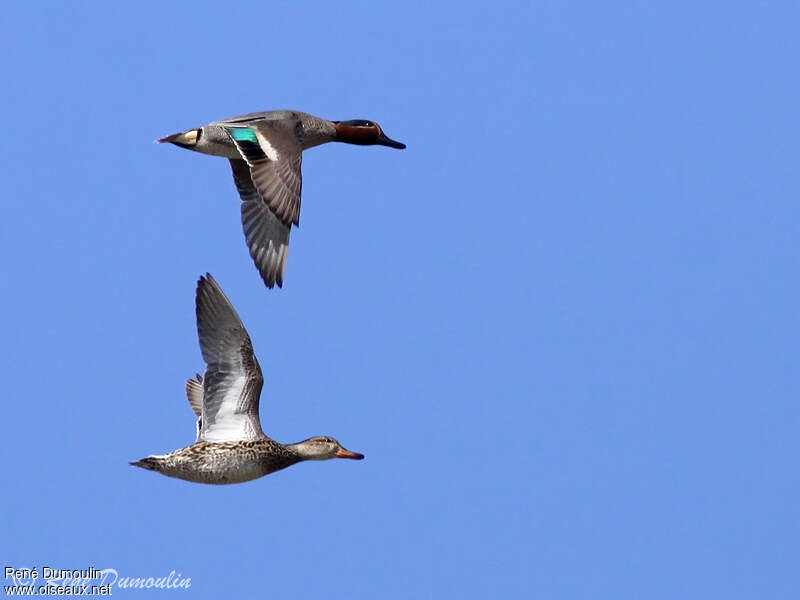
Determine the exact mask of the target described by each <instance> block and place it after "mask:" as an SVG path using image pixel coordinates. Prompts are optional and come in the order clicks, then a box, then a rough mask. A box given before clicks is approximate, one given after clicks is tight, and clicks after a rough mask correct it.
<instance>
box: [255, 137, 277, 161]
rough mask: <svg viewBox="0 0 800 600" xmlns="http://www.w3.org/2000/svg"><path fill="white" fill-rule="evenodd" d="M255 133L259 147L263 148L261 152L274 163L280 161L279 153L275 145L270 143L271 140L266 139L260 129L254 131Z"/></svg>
mask: <svg viewBox="0 0 800 600" xmlns="http://www.w3.org/2000/svg"><path fill="white" fill-rule="evenodd" d="M254 131H255V133H256V139H257V140H258V145H259V146H261V150H263V151H264V154H265V155H266V156H267V158H268V159H270V160H272V161H276V160H278V151H277V150H275V148H274V147H273V145H272V144H270V143H269V140H268V139H267V138H265V137H264V136H263V135H262V133H261V132H260V131H259V130H258V129H254Z"/></svg>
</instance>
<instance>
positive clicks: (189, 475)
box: [130, 274, 364, 484]
mask: <svg viewBox="0 0 800 600" xmlns="http://www.w3.org/2000/svg"><path fill="white" fill-rule="evenodd" d="M196 312H197V335H198V337H199V339H200V350H201V351H202V354H203V360H204V361H205V362H206V370H205V374H204V375H197V376H196V378H194V379H189V380H188V381H187V382H186V395H187V396H188V398H189V405H190V406H191V407H192V410H193V411H194V413H195V415H196V416H197V440H196V441H195V443H194V444H192V445H191V446H187V447H186V448H181V449H179V450H174V451H172V452H170V453H169V454H160V455H153V456H148V457H147V458H143V459H141V460H137V461H135V462H132V463H130V464H131V465H133V466H135V467H142V468H144V469H149V470H151V471H158V472H159V473H162V474H164V475H167V476H168V477H177V478H178V479H185V480H187V481H195V482H198V483H212V484H225V483H240V482H243V481H249V480H251V479H256V478H258V477H262V476H264V475H267V474H269V473H273V472H275V471H278V470H280V469H285V468H286V467H289V466H291V465H293V464H295V463H298V462H301V461H304V460H327V459H329V458H352V459H356V460H361V459H362V458H364V455H363V454H358V453H357V452H351V451H349V450H347V449H345V448H344V447H343V446H342V445H341V444H340V443H339V442H337V441H336V440H335V439H333V438H332V437H328V436H317V437H312V438H309V439H307V440H305V441H302V442H298V443H297V444H281V443H279V442H276V441H275V440H272V439H270V438H268V437H267V436H266V435H265V434H264V432H263V431H262V430H261V422H260V420H259V418H258V400H259V396H260V395H261V387H262V385H263V383H264V379H263V377H262V375H261V367H259V365H258V360H256V357H255V354H254V353H253V346H252V344H251V343H250V336H249V335H247V331H246V330H245V328H244V325H242V321H241V320H240V319H239V315H237V314H236V311H235V310H234V308H233V306H232V305H231V303H230V301H229V300H228V298H227V297H226V296H225V294H224V293H223V292H222V290H221V289H220V287H219V285H218V284H217V282H216V281H215V280H214V278H213V277H211V275H209V274H206V276H205V277H201V278H200V280H199V281H198V283H197V295H196Z"/></svg>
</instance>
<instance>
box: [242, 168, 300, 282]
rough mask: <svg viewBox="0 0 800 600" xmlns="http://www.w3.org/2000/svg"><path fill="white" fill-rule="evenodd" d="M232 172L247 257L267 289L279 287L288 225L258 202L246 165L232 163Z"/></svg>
mask: <svg viewBox="0 0 800 600" xmlns="http://www.w3.org/2000/svg"><path fill="white" fill-rule="evenodd" d="M231 168H232V169H233V181H234V183H236V189H237V190H238V191H239V197H240V198H241V199H242V229H243V230H244V238H245V241H246V242H247V247H248V248H249V249H250V256H251V257H252V258H253V262H255V263H256V268H257V269H258V272H259V273H260V274H261V278H262V279H263V280H264V283H265V284H266V285H267V287H273V286H274V285H275V284H276V283H277V284H278V287H281V286H282V285H283V271H284V269H285V267H286V255H287V253H288V252H289V225H285V224H284V223H282V222H281V221H280V220H279V219H278V217H276V216H275V215H274V214H273V213H272V211H270V209H269V207H268V206H267V205H266V204H264V202H263V201H262V200H261V196H259V194H258V190H256V188H255V185H254V184H253V180H252V179H250V167H248V166H247V163H246V162H245V161H243V160H235V159H234V160H231Z"/></svg>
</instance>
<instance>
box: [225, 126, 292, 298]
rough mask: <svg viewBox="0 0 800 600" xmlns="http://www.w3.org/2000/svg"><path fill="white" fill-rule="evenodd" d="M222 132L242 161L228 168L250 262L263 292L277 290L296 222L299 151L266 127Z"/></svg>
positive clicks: (284, 135)
mask: <svg viewBox="0 0 800 600" xmlns="http://www.w3.org/2000/svg"><path fill="white" fill-rule="evenodd" d="M227 131H228V134H229V135H230V136H231V140H232V141H233V143H234V145H235V146H236V148H237V150H238V151H239V154H241V156H242V159H243V160H242V161H238V160H235V159H234V160H231V167H232V169H233V179H234V182H235V183H236V189H237V190H238V191H239V196H240V197H241V199H242V225H243V228H244V233H245V238H246V240H247V246H248V248H249V249H250V256H252V257H253V260H254V261H255V263H256V266H257V267H258V269H259V272H260V273H261V276H262V278H263V279H264V282H265V283H266V284H267V286H268V287H272V286H273V285H275V283H277V284H278V286H280V285H282V283H283V269H284V265H285V263H286V251H287V249H288V244H289V229H290V228H291V226H292V225H293V224H294V225H298V224H299V222H300V194H301V191H302V187H303V180H302V175H301V171H300V168H301V165H302V160H303V155H302V147H301V146H300V143H299V142H298V141H297V139H296V138H295V137H294V136H293V135H290V134H289V133H287V132H285V131H283V130H282V129H279V128H278V125H277V124H276V123H274V122H270V121H267V122H260V123H256V124H253V125H251V126H249V127H229V128H228V129H227Z"/></svg>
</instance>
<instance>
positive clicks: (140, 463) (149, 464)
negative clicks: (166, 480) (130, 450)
mask: <svg viewBox="0 0 800 600" xmlns="http://www.w3.org/2000/svg"><path fill="white" fill-rule="evenodd" d="M130 464H131V466H134V467H141V468H142V469H148V470H150V471H158V459H157V458H156V457H155V456H148V457H147V458H143V459H141V460H135V461H133V462H132V463H130Z"/></svg>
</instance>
